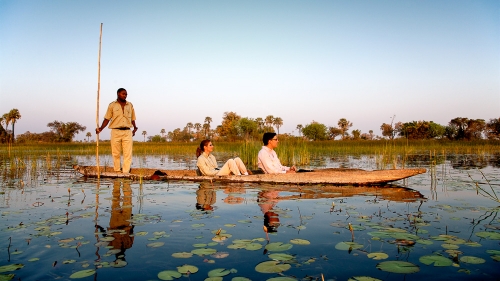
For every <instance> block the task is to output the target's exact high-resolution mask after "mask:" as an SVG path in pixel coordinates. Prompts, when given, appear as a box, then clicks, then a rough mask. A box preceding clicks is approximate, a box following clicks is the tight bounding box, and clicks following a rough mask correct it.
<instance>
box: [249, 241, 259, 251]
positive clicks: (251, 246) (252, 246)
mask: <svg viewBox="0 0 500 281" xmlns="http://www.w3.org/2000/svg"><path fill="white" fill-rule="evenodd" d="M260 249H262V245H261V244H259V243H250V244H247V245H245V250H248V251H256V250H260Z"/></svg>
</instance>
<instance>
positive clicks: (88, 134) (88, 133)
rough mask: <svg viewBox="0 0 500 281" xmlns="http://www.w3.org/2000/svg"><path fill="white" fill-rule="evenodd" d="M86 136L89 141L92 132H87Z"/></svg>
mask: <svg viewBox="0 0 500 281" xmlns="http://www.w3.org/2000/svg"><path fill="white" fill-rule="evenodd" d="M85 136H86V137H87V142H89V141H90V137H91V136H92V134H91V133H90V132H87V134H86V135H85Z"/></svg>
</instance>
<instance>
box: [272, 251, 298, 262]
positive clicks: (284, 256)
mask: <svg viewBox="0 0 500 281" xmlns="http://www.w3.org/2000/svg"><path fill="white" fill-rule="evenodd" d="M269 258H270V259H273V260H277V261H289V260H292V259H293V258H294V257H293V256H292V255H289V254H283V253H276V254H270V255H269Z"/></svg>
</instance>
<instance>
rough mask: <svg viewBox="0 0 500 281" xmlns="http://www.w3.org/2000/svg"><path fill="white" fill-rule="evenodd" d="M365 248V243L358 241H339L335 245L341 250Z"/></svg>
mask: <svg viewBox="0 0 500 281" xmlns="http://www.w3.org/2000/svg"><path fill="white" fill-rule="evenodd" d="M361 248H363V245H361V244H358V243H356V242H339V243H337V245H335V249H337V250H340V251H348V250H356V249H361Z"/></svg>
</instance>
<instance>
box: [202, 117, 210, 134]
mask: <svg viewBox="0 0 500 281" xmlns="http://www.w3.org/2000/svg"><path fill="white" fill-rule="evenodd" d="M210 123H212V117H209V116H207V117H205V124H204V125H203V129H204V130H205V137H206V138H208V135H209V133H210ZM205 125H207V126H205Z"/></svg>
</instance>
